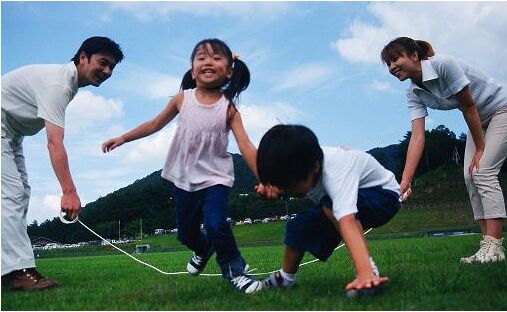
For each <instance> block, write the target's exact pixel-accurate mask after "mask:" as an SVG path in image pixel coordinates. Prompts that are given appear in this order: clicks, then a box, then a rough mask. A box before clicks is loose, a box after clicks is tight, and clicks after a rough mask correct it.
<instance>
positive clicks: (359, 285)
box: [345, 274, 389, 290]
mask: <svg viewBox="0 0 507 312" xmlns="http://www.w3.org/2000/svg"><path fill="white" fill-rule="evenodd" d="M388 281H389V278H388V277H385V276H381V277H379V276H375V275H374V274H367V275H358V276H357V277H356V279H354V280H353V281H352V282H350V283H348V284H347V286H345V290H351V289H367V288H372V287H377V286H380V285H383V284H385V283H387V282H388Z"/></svg>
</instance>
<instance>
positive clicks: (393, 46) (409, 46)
mask: <svg viewBox="0 0 507 312" xmlns="http://www.w3.org/2000/svg"><path fill="white" fill-rule="evenodd" d="M403 52H405V53H406V54H407V55H411V54H412V53H414V52H417V55H418V56H419V60H427V59H428V57H431V56H434V55H435V51H433V47H432V46H431V44H430V43H429V42H427V41H424V40H414V39H412V38H409V37H398V38H396V39H394V40H393V41H391V42H389V43H388V44H387V45H386V46H385V47H384V48H383V49H382V52H380V58H381V59H382V62H383V63H385V64H387V65H389V64H390V63H391V61H392V60H393V59H394V58H396V57H399V56H400V55H401V54H402V53H403Z"/></svg>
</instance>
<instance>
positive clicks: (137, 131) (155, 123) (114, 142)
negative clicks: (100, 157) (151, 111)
mask: <svg viewBox="0 0 507 312" xmlns="http://www.w3.org/2000/svg"><path fill="white" fill-rule="evenodd" d="M182 102H183V94H182V93H179V94H177V95H175V96H174V97H172V98H171V100H169V103H167V106H166V107H165V108H164V109H163V110H162V111H161V112H160V113H159V114H158V115H157V116H155V118H153V119H151V120H148V121H146V122H143V123H142V124H140V125H139V126H137V127H135V128H134V129H132V130H130V131H128V132H125V133H124V134H122V135H120V136H119V137H116V138H112V139H109V140H107V141H106V142H104V143H103V144H102V151H103V152H104V153H105V152H109V151H111V150H113V149H115V148H117V147H118V146H120V145H122V144H123V143H126V142H130V141H134V140H137V139H140V138H144V137H146V136H148V135H150V134H153V133H155V132H157V131H159V130H160V129H162V128H163V127H164V126H165V125H167V124H168V123H169V122H170V121H171V120H173V119H174V117H176V115H178V112H179V109H180V107H181V103H182Z"/></svg>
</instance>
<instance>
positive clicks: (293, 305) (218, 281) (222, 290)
mask: <svg viewBox="0 0 507 312" xmlns="http://www.w3.org/2000/svg"><path fill="white" fill-rule="evenodd" d="M372 233H373V232H372ZM478 240H479V236H478V235H467V236H459V237H438V238H402V239H377V240H371V241H370V242H369V245H370V249H371V252H372V255H373V256H374V258H375V260H376V262H377V264H378V265H379V268H380V270H381V272H382V273H383V274H384V275H387V276H389V277H390V279H391V282H390V283H389V284H388V285H387V286H386V287H385V290H384V293H383V294H382V295H380V296H377V297H374V298H362V299H348V298H346V297H345V296H344V293H343V287H344V286H345V284H346V283H347V282H349V281H350V280H351V279H352V278H353V269H352V267H351V263H350V259H349V257H348V254H347V252H346V250H345V249H343V248H342V249H339V250H337V251H336V252H335V254H334V255H333V256H332V257H331V258H330V259H329V260H328V261H327V262H325V263H321V262H317V263H314V264H310V265H307V266H304V267H302V268H301V269H300V271H299V273H298V280H297V286H296V287H295V288H293V289H276V290H272V289H267V290H263V291H261V292H260V293H257V294H254V295H246V294H241V293H239V292H238V291H236V290H234V289H233V288H232V287H231V286H230V285H229V284H228V283H227V282H226V281H225V280H224V279H223V278H221V277H206V276H201V277H191V276H188V275H175V276H165V275H162V274H159V273H157V272H155V271H153V270H152V269H149V268H147V267H144V266H141V265H140V264H138V263H136V262H134V261H133V260H132V259H130V258H128V257H126V256H124V255H107V256H88V257H86V256H82V257H60V258H47V259H38V260H37V266H38V268H39V270H40V271H41V272H43V273H44V274H46V275H47V276H50V277H52V278H55V279H57V280H59V281H60V282H61V283H62V284H63V286H62V287H60V288H57V289H54V290H49V291H44V292H32V293H26V292H25V293H23V292H11V291H8V290H7V289H4V288H2V303H1V307H2V310H506V309H507V300H505V294H506V293H507V279H505V277H506V276H507V264H506V262H503V263H496V264H487V265H471V266H464V265H460V264H459V262H458V260H459V257H461V256H463V255H468V254H471V253H472V252H473V251H475V248H476V247H477V245H478ZM241 251H242V254H243V256H244V257H245V259H246V260H247V262H248V263H249V264H250V265H251V266H252V267H256V268H258V270H257V272H267V271H271V270H275V269H277V268H279V267H280V261H281V260H280V259H281V255H282V247H281V246H280V245H278V246H256V247H243V248H242V249H241ZM190 255H191V253H190V252H189V251H177V252H165V253H147V254H142V255H140V256H139V257H140V258H141V259H142V260H144V261H147V262H149V263H151V264H153V265H155V266H157V267H159V268H161V269H163V270H166V271H182V270H184V267H185V263H186V261H187V260H188V258H189V257H190ZM309 259H312V257H311V256H308V257H307V258H306V259H305V260H309ZM205 272H207V273H217V272H218V267H217V265H216V263H215V262H214V261H211V262H210V263H209V265H208V267H207V268H206V271H205ZM261 277H264V276H261Z"/></svg>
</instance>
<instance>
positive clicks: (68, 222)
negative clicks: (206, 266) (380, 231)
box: [59, 212, 372, 276]
mask: <svg viewBox="0 0 507 312" xmlns="http://www.w3.org/2000/svg"><path fill="white" fill-rule="evenodd" d="M64 216H65V215H64V213H63V212H60V215H59V217H60V221H61V222H62V223H64V224H73V223H76V222H78V223H79V224H81V225H82V226H83V227H84V228H85V229H87V230H88V231H90V232H91V233H92V234H93V235H95V236H97V237H98V238H100V239H101V240H102V241H103V242H105V243H107V244H108V245H110V246H111V247H113V248H114V249H116V250H118V251H119V252H121V253H123V254H125V255H127V256H129V257H130V258H132V259H134V261H137V262H139V263H140V264H142V265H145V266H147V267H149V268H151V269H153V270H155V271H157V272H159V273H161V274H164V275H181V274H189V273H188V272H187V271H181V272H166V271H163V270H161V269H159V268H157V267H155V266H153V265H151V264H149V263H146V262H144V261H141V260H139V259H137V258H136V257H134V256H132V255H131V254H129V253H128V252H126V251H124V250H123V249H121V248H119V247H117V246H115V245H113V244H112V243H110V242H109V241H107V240H106V239H105V238H103V237H102V236H100V235H99V234H97V233H96V232H95V231H94V230H92V229H91V228H90V227H88V226H87V225H86V224H84V223H83V222H81V220H79V217H76V218H75V219H74V220H72V221H69V220H67V219H65V217H64ZM371 230H372V229H368V230H367V231H366V232H364V235H366V234H368V233H369V232H370V231H371ZM343 246H345V244H340V245H339V246H338V247H336V248H335V249H334V250H333V252H334V251H336V250H337V249H339V248H342V247H343ZM317 261H320V260H319V259H314V260H310V261H307V262H304V263H301V264H299V267H302V266H304V265H308V264H311V263H315V262H317ZM255 270H257V269H256V268H254V269H251V270H248V271H247V272H246V273H247V274H248V275H267V274H271V273H274V272H276V271H278V269H277V270H274V271H270V272H262V273H252V272H253V271H255ZM199 275H200V276H222V274H221V273H201V274H199Z"/></svg>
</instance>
